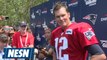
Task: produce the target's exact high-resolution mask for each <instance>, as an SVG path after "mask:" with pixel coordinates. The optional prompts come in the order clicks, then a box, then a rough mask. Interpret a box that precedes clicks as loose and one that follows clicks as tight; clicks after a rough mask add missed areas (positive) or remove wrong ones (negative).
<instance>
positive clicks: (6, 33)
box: [2, 25, 11, 47]
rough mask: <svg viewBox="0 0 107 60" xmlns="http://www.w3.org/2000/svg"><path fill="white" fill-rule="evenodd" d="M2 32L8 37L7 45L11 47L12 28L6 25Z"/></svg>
mask: <svg viewBox="0 0 107 60" xmlns="http://www.w3.org/2000/svg"><path fill="white" fill-rule="evenodd" d="M2 31H3V33H4V34H5V35H7V36H8V43H7V45H8V46H10V47H11V36H10V32H11V28H10V26H8V25H5V26H3V27H2Z"/></svg>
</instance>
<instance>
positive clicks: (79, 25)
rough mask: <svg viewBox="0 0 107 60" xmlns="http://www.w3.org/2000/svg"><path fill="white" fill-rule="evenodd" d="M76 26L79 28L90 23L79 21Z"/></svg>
mask: <svg viewBox="0 0 107 60" xmlns="http://www.w3.org/2000/svg"><path fill="white" fill-rule="evenodd" d="M75 26H76V27H78V28H81V27H89V26H90V24H88V23H86V22H79V23H76V24H75Z"/></svg>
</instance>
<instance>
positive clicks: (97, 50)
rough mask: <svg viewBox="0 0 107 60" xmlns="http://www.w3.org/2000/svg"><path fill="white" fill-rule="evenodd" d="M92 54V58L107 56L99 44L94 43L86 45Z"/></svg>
mask: <svg viewBox="0 0 107 60" xmlns="http://www.w3.org/2000/svg"><path fill="white" fill-rule="evenodd" d="M86 49H87V50H88V52H89V53H90V54H91V60H106V56H105V54H104V52H103V50H102V49H101V47H100V46H99V45H98V44H94V45H91V46H88V47H86Z"/></svg>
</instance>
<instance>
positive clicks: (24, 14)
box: [0, 0, 48, 26]
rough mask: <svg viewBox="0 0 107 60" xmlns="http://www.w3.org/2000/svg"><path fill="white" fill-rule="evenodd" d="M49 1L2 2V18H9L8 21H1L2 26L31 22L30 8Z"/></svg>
mask: <svg viewBox="0 0 107 60" xmlns="http://www.w3.org/2000/svg"><path fill="white" fill-rule="evenodd" d="M46 1H48V0H0V16H1V15H4V16H8V17H9V19H8V20H6V21H0V25H11V26H13V25H18V22H20V21H22V20H25V21H27V22H29V18H30V17H29V16H30V12H29V11H30V8H31V7H33V6H37V5H39V4H41V3H44V2H46Z"/></svg>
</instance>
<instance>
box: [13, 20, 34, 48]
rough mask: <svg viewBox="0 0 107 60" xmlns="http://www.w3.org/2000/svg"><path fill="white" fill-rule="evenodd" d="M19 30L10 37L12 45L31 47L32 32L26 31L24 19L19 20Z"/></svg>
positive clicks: (32, 43)
mask: <svg viewBox="0 0 107 60" xmlns="http://www.w3.org/2000/svg"><path fill="white" fill-rule="evenodd" d="M19 25H20V26H19V31H18V32H15V33H14V34H13V37H12V39H13V40H12V47H15V48H27V47H30V48H33V47H34V37H33V35H32V33H29V32H28V31H27V28H28V26H27V23H26V22H25V21H22V22H20V24H19Z"/></svg>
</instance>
